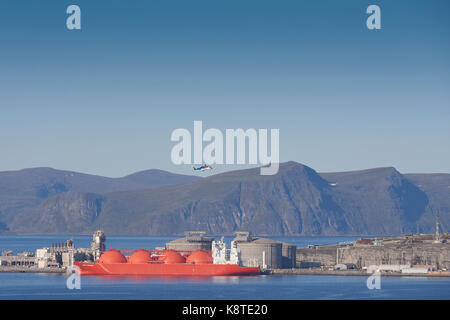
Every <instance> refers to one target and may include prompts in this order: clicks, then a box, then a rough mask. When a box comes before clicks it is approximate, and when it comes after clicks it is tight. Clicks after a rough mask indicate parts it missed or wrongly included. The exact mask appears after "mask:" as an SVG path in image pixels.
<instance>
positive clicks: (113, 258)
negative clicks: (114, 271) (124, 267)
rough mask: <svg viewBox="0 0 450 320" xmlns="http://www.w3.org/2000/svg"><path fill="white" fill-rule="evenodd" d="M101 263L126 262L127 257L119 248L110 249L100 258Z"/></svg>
mask: <svg viewBox="0 0 450 320" xmlns="http://www.w3.org/2000/svg"><path fill="white" fill-rule="evenodd" d="M98 262H99V263H105V264H109V263H126V262H127V258H125V256H124V255H123V254H121V253H120V251H119V250H116V249H110V250H108V251H106V252H105V253H103V254H102V255H101V256H100V259H99V260H98Z"/></svg>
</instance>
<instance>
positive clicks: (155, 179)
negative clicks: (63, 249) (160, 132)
mask: <svg viewBox="0 0 450 320" xmlns="http://www.w3.org/2000/svg"><path fill="white" fill-rule="evenodd" d="M198 179H200V178H198V177H195V176H186V175H178V174H173V173H170V172H166V171H161V170H147V171H142V172H138V173H135V174H132V175H129V176H126V177H123V178H106V177H101V176H95V175H89V174H83V173H78V172H72V171H62V170H55V169H51V168H33V169H24V170H20V171H6V172H0V232H2V231H8V230H10V231H14V230H16V229H20V224H21V223H22V222H23V221H22V219H24V220H27V219H28V218H34V216H33V215H34V212H35V210H37V207H38V206H40V205H41V204H42V203H45V202H46V201H47V200H48V199H52V197H54V196H56V195H58V194H66V193H73V192H81V193H83V192H88V193H96V194H103V193H107V192H112V191H127V190H140V189H148V188H155V187H161V186H167V185H174V184H183V183H188V182H191V181H196V180H198ZM39 214H42V213H39V212H38V213H36V215H39ZM47 228H48V227H47ZM30 231H31V230H30ZM36 232H39V229H38V228H36ZM54 232H58V231H57V230H55V231H54Z"/></svg>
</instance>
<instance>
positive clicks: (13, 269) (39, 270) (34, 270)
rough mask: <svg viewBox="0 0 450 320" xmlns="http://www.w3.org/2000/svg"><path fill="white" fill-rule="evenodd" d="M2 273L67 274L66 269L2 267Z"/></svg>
mask: <svg viewBox="0 0 450 320" xmlns="http://www.w3.org/2000/svg"><path fill="white" fill-rule="evenodd" d="M0 272H11V273H65V272H66V268H53V267H43V268H38V267H27V266H0Z"/></svg>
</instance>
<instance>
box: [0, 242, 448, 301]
mask: <svg viewBox="0 0 450 320" xmlns="http://www.w3.org/2000/svg"><path fill="white" fill-rule="evenodd" d="M67 238H68V237H67V236H0V250H7V249H8V250H13V251H14V252H15V253H17V252H21V251H34V250H35V249H36V248H40V247H48V246H50V243H51V242H62V241H65V240H66V239H67ZM72 238H73V240H74V242H75V246H76V247H88V246H89V242H90V240H91V237H90V236H74V237H72ZM174 238H175V237H126V236H116V237H114V236H110V237H108V239H107V244H108V247H109V245H111V247H114V248H118V249H135V248H137V247H138V246H140V247H144V248H154V247H155V246H163V245H164V244H165V243H166V242H167V241H170V240H172V239H174ZM273 238H274V239H277V240H281V241H286V242H289V243H293V244H296V245H297V246H298V247H304V246H307V245H308V244H327V243H337V242H345V241H352V240H355V239H356V238H358V237H283V238H281V237H273ZM230 239H231V238H226V239H225V240H227V241H229V240H230ZM66 279H67V277H66V276H65V275H61V274H56V275H55V274H32V273H27V274H25V273H16V274H15V273H0V299H188V300H196V299H232V300H235V299H283V300H284V299H446V300H448V299H450V278H426V277H423V278H422V277H383V278H382V280H381V289H380V290H369V289H367V287H366V281H367V277H362V276H361V277H360V276H347V277H344V276H306V275H301V276H252V277H212V278H114V277H110V278H106V277H92V276H91V277H82V278H81V289H80V290H69V289H67V287H66Z"/></svg>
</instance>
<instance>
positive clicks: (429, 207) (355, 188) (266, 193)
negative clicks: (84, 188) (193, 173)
mask: <svg viewBox="0 0 450 320" xmlns="http://www.w3.org/2000/svg"><path fill="white" fill-rule="evenodd" d="M435 180H437V181H439V183H437V184H438V185H437V186H436V181H435ZM419 182H420V183H419ZM444 185H446V189H445V190H443V189H442V188H443V186H444ZM449 185H450V175H442V176H439V177H438V178H436V177H433V179H427V178H424V177H423V175H419V176H414V177H412V179H408V176H405V175H402V174H400V173H399V172H398V171H397V170H395V169H394V168H378V169H370V170H363V171H353V172H343V173H323V174H318V173H317V172H315V171H314V170H313V169H311V168H309V167H307V166H304V165H301V164H298V163H295V162H288V163H283V164H281V166H280V170H279V173H278V174H277V175H274V176H261V175H260V174H259V169H249V170H240V171H233V172H228V173H224V174H218V175H215V176H211V177H209V178H205V179H201V180H198V181H194V182H190V183H186V184H181V185H180V184H179V185H173V186H164V187H159V188H153V189H141V190H130V191H120V192H110V193H103V194H101V195H100V194H95V193H87V192H80V191H62V192H60V193H59V194H56V195H54V196H50V197H48V198H47V199H46V200H45V201H43V202H41V203H40V204H39V205H38V206H36V207H34V209H33V210H32V211H27V210H25V211H21V212H19V214H17V215H16V216H15V219H11V220H10V223H9V224H7V227H8V228H9V230H10V231H14V232H35V233H62V232H64V233H85V232H86V233H88V232H92V231H93V230H95V229H97V228H101V229H103V230H105V231H106V232H107V233H110V234H153V235H167V234H179V233H182V232H184V231H186V230H203V231H207V232H209V233H213V234H228V233H232V232H234V231H239V230H249V231H252V232H254V233H256V234H271V235H343V234H372V235H383V234H400V233H409V232H416V231H419V232H433V230H434V217H435V215H436V214H440V216H441V224H442V227H443V229H444V230H446V228H447V227H448V226H449V222H450V221H449V220H450V214H449V213H448V212H449V211H446V210H447V209H448V205H447V202H448V198H449V197H448V195H449V190H450V189H449V188H448V186H449ZM50 192H52V190H50ZM442 198H445V199H442ZM0 221H2V220H1V219H0Z"/></svg>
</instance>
